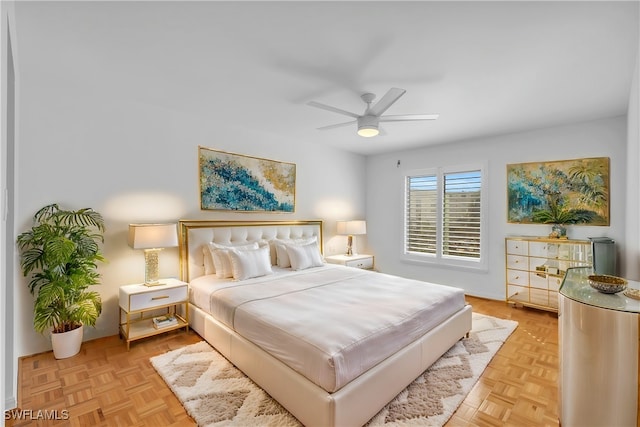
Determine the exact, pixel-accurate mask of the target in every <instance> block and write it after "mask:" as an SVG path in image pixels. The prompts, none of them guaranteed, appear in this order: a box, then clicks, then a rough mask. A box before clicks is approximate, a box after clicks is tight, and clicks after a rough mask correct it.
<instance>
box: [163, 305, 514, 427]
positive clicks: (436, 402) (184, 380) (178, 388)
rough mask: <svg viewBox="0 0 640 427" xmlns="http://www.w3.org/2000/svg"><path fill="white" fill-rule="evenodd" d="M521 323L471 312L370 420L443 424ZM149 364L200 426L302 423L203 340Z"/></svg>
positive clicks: (392, 424) (393, 426)
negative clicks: (460, 330) (457, 333)
mask: <svg viewBox="0 0 640 427" xmlns="http://www.w3.org/2000/svg"><path fill="white" fill-rule="evenodd" d="M517 326H518V323H517V322H514V321H511V320H504V319H497V318H495V317H491V316H486V315H482V314H478V313H473V327H472V330H471V333H470V335H469V338H467V339H464V340H461V341H458V342H457V343H456V344H455V345H454V346H453V347H451V349H449V351H447V352H446V353H445V354H444V355H443V356H442V357H440V359H438V360H437V361H436V362H435V363H434V364H433V365H431V367H429V369H427V370H426V371H425V372H424V373H423V374H422V375H420V376H419V377H418V378H417V379H416V380H415V381H413V383H411V384H410V385H409V386H408V387H407V388H406V389H405V390H403V391H402V392H401V393H400V394H398V396H397V397H396V398H395V399H394V400H393V401H391V402H390V403H388V404H387V406H385V407H384V408H383V409H382V410H381V411H380V412H379V413H378V414H377V415H376V416H374V417H373V418H372V419H371V420H370V421H369V422H368V423H367V426H372V427H373V426H387V427H399V426H442V425H444V424H445V423H446V422H447V420H448V419H449V418H450V417H451V415H452V414H453V413H454V412H455V410H456V409H457V408H458V406H460V403H462V401H463V400H464V398H465V397H466V396H467V394H468V393H469V391H471V388H472V387H473V385H474V384H475V383H476V382H477V381H478V378H480V375H481V374H482V372H483V371H484V369H485V368H486V367H487V365H488V364H489V362H490V361H491V359H492V358H493V356H494V355H495V354H496V352H497V351H498V349H499V348H500V347H501V346H502V344H503V343H504V342H505V341H506V339H507V338H508V337H509V335H511V333H512V332H513V331H514V330H515V328H516V327H517ZM151 364H152V365H153V367H154V368H155V369H156V371H158V373H159V374H160V376H161V377H162V378H163V379H164V381H165V382H166V383H167V385H168V386H169V388H171V390H172V391H173V393H174V394H175V395H176V396H177V397H178V399H179V400H180V402H181V403H182V405H183V406H184V407H185V409H186V411H187V413H188V414H189V415H190V416H191V417H192V418H193V419H194V420H195V421H196V423H197V424H198V426H201V427H204V426H238V427H239V426H242V427H249V426H278V427H281V426H284V427H289V426H291V427H293V426H300V425H301V424H300V423H299V422H298V420H296V418H294V417H293V416H292V415H291V414H290V413H289V412H287V410H286V409H284V408H283V407H282V406H281V405H280V404H279V403H278V402H276V401H275V400H274V399H272V398H271V397H270V396H269V395H268V394H267V393H265V392H264V391H263V390H262V389H261V388H260V387H258V386H257V385H256V384H254V383H253V382H252V381H251V380H250V379H249V378H247V377H246V376H245V375H244V374H243V373H242V372H241V371H240V370H238V369H237V368H236V367H234V366H233V365H232V364H231V363H229V362H228V361H227V359H225V358H224V357H223V356H221V355H220V354H219V353H218V352H216V351H215V350H214V349H213V348H212V347H211V346H209V344H207V343H206V342H205V341H202V342H199V343H197V344H191V345H188V346H186V347H183V348H180V349H177V350H173V351H170V352H168V353H165V354H162V355H159V356H155V357H152V358H151Z"/></svg>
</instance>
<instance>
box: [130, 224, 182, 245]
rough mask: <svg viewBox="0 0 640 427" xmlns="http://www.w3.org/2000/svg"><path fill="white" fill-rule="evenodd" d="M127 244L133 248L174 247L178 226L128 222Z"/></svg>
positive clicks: (176, 241)
mask: <svg viewBox="0 0 640 427" xmlns="http://www.w3.org/2000/svg"><path fill="white" fill-rule="evenodd" d="M129 246H131V247H132V248H133V249H159V248H175V247H176V246H178V228H177V226H176V224H130V225H129Z"/></svg>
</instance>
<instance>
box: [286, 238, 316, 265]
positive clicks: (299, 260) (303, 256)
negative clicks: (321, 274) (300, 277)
mask: <svg viewBox="0 0 640 427" xmlns="http://www.w3.org/2000/svg"><path fill="white" fill-rule="evenodd" d="M285 247H286V251H287V254H288V255H289V260H290V261H291V268H293V269H294V270H304V269H307V268H310V267H321V266H323V265H324V261H323V260H322V255H320V250H319V249H318V245H317V244H316V243H308V244H306V245H286V246H285Z"/></svg>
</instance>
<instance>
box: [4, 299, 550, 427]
mask: <svg viewBox="0 0 640 427" xmlns="http://www.w3.org/2000/svg"><path fill="white" fill-rule="evenodd" d="M468 301H469V303H470V304H472V305H473V309H474V311H475V312H478V313H483V314H488V315H491V316H495V317H500V318H503V319H512V320H516V321H518V322H519V326H518V328H517V329H516V330H515V332H514V333H513V334H512V335H511V336H510V337H509V339H508V340H507V342H506V343H505V344H504V345H503V346H502V348H501V349H500V350H499V351H498V353H497V354H496V356H495V357H494V358H493V360H492V361H491V363H490V364H489V366H488V367H487V369H486V370H485V372H484V373H483V375H482V376H481V378H480V380H479V381H478V383H477V384H476V385H475V386H474V388H473V389H472V391H471V393H470V394H469V395H468V396H467V398H466V399H465V400H464V402H463V403H462V405H461V406H460V407H459V408H458V410H457V411H456V413H455V414H454V415H453V416H452V418H451V419H450V420H449V422H448V423H447V426H449V427H451V426H510V425H511V426H542V425H548V426H557V425H558V405H557V400H558V399H557V395H558V387H557V379H558V319H557V315H556V314H555V313H548V312H544V311H538V310H534V309H527V308H513V307H511V306H509V305H507V304H506V303H504V302H501V301H490V300H485V299H480V298H473V297H468ZM200 340H201V338H200V337H199V336H198V335H197V334H196V333H194V332H192V331H190V332H189V333H188V334H186V333H185V332H184V330H182V331H174V332H169V333H166V334H162V335H159V336H156V337H152V338H148V339H145V340H141V341H136V342H133V343H131V350H130V351H127V348H126V345H125V344H124V343H123V342H122V341H121V340H120V339H119V338H118V336H117V335H116V336H113V337H107V338H101V339H97V340H93V341H89V342H85V343H83V345H82V350H81V352H80V354H78V355H77V356H74V357H72V358H69V359H62V360H56V359H54V357H53V353H51V352H48V353H42V354H38V355H34V356H29V357H25V358H22V359H21V360H20V368H19V371H20V372H19V375H20V378H19V395H18V402H19V408H20V409H21V410H22V411H23V412H24V411H27V413H28V411H30V413H31V414H32V415H31V418H35V416H37V415H38V414H46V415H47V416H50V415H51V414H52V413H53V414H54V415H57V416H58V417H57V418H59V419H57V420H51V419H49V420H47V419H42V417H41V419H38V420H25V419H22V420H6V421H5V423H6V425H8V426H20V427H23V426H83V427H84V426H127V427H129V426H150V427H158V426H194V425H195V423H194V422H193V420H192V419H191V418H190V417H189V416H188V415H187V413H186V412H185V410H184V408H183V407H182V405H181V404H180V403H179V402H178V400H177V399H176V397H175V396H174V395H173V393H172V392H171V391H170V390H169V388H168V387H167V386H166V385H165V383H164V382H163V381H162V379H161V378H160V376H158V374H157V373H156V371H155V370H154V368H153V367H152V366H151V363H150V362H149V358H150V357H152V356H154V355H157V354H162V353H165V352H167V351H169V350H173V349H176V348H179V347H182V346H184V345H187V344H191V343H195V342H197V341H200ZM39 411H42V412H39ZM44 411H47V412H44ZM53 411H57V412H53ZM64 411H68V412H64ZM67 413H68V417H66V415H65V414H67ZM64 418H67V419H64Z"/></svg>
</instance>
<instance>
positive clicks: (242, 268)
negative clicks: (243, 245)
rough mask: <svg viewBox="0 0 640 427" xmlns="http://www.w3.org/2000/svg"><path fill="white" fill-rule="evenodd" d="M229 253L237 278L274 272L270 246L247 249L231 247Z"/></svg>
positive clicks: (234, 274)
mask: <svg viewBox="0 0 640 427" xmlns="http://www.w3.org/2000/svg"><path fill="white" fill-rule="evenodd" d="M228 253H229V258H230V259H231V266H232V269H233V278H234V279H235V280H246V279H251V278H252V277H260V276H265V275H267V274H271V273H273V270H271V256H270V254H269V246H262V247H259V248H256V249H245V250H237V249H230V250H229V251H228Z"/></svg>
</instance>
